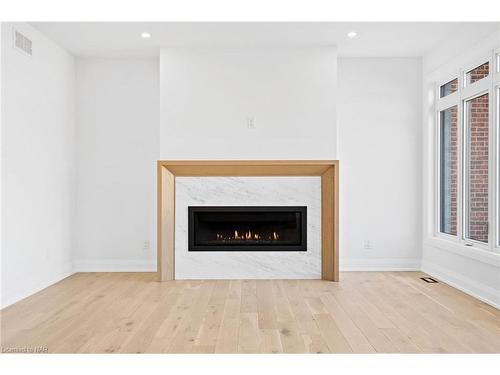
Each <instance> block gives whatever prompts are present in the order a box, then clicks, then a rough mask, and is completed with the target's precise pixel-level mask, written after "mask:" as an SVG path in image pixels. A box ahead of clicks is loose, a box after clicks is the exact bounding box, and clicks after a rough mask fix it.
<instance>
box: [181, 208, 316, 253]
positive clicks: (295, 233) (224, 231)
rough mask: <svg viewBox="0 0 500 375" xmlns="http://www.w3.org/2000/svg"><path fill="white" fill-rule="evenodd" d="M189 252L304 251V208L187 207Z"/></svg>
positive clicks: (305, 243) (305, 209)
mask: <svg viewBox="0 0 500 375" xmlns="http://www.w3.org/2000/svg"><path fill="white" fill-rule="evenodd" d="M188 233H189V251H306V250H307V207H305V206H215V207H214V206H189V207H188Z"/></svg>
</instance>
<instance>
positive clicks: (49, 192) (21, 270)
mask: <svg viewBox="0 0 500 375" xmlns="http://www.w3.org/2000/svg"><path fill="white" fill-rule="evenodd" d="M13 26H15V27H16V28H17V29H18V30H19V31H20V32H22V33H23V34H25V35H26V36H27V37H28V38H30V39H31V40H32V41H33V56H32V57H27V56H26V55H23V54H22V53H21V52H19V51H17V50H15V49H13V47H12V27H13ZM74 89H75V64H74V59H73V57H72V56H71V55H69V54H68V53H67V52H66V51H65V50H63V49H62V48H60V47H58V46H57V45H56V44H54V43H53V42H51V41H50V40H48V39H47V38H45V37H44V36H43V35H42V34H40V33H39V32H38V31H36V30H35V29H33V28H32V27H30V26H29V25H27V24H10V23H3V24H2V201H3V206H2V233H3V238H2V301H1V304H2V306H7V305H9V304H11V303H13V302H15V301H17V300H19V299H22V298H24V297H26V296H28V295H30V294H32V293H34V292H36V291H38V290H40V289H42V288H44V287H46V286H48V285H50V284H52V283H53V282H56V281H58V280H60V279H62V278H64V277H66V276H67V275H69V274H70V273H71V248H72V231H73V228H74V212H75V211H74V196H75V185H74V180H75V178H74V177H75V138H74V135H75V134H74V132H75V125H74V99H75V98H74Z"/></svg>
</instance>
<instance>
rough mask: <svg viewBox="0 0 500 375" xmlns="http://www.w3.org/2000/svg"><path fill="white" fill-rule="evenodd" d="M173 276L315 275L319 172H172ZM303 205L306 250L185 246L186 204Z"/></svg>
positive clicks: (318, 251) (317, 266)
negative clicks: (234, 174) (302, 174)
mask: <svg viewBox="0 0 500 375" xmlns="http://www.w3.org/2000/svg"><path fill="white" fill-rule="evenodd" d="M175 193H176V197H175V206H176V209H175V211H176V214H175V278H176V279H240V278H249V279H251V278H278V279H279V278H283V279H319V278H320V277H321V232H320V230H321V228H320V226H321V207H320V206H321V179H320V177H177V178H176V190H175ZM279 205H288V206H307V251H305V252H303V251H301V252H294V251H290V252H288V251H275V252H267V251H264V252H238V251H215V252H201V251H194V252H193V251H188V231H187V229H188V228H187V227H188V206H279Z"/></svg>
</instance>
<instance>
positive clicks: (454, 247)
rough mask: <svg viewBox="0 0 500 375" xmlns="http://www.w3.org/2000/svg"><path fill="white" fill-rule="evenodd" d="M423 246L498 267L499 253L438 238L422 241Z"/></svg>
mask: <svg viewBox="0 0 500 375" xmlns="http://www.w3.org/2000/svg"><path fill="white" fill-rule="evenodd" d="M424 246H430V247H435V248H438V249H439V250H445V251H448V252H450V253H453V254H457V255H460V256H463V257H466V258H471V259H474V260H476V261H479V262H482V263H486V264H489V265H492V266H495V267H500V253H497V252H494V251H490V250H484V249H481V248H478V247H475V246H465V245H464V244H463V243H457V242H454V241H449V240H446V239H443V238H439V237H429V238H426V239H425V240H424Z"/></svg>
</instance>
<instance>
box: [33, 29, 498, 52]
mask: <svg viewBox="0 0 500 375" xmlns="http://www.w3.org/2000/svg"><path fill="white" fill-rule="evenodd" d="M31 25H32V26H34V27H35V28H37V29H38V30H40V31H41V32H42V33H44V34H45V35H47V36H48V37H49V38H51V39H52V40H54V41H55V42H57V43H59V44H60V45H61V46H63V47H64V48H66V49H67V50H68V51H70V52H71V53H73V54H74V55H76V56H82V57H83V56H85V57H90V56H92V57H125V56H130V57H132V56H134V57H140V56H158V55H159V49H160V47H161V46H164V47H169V46H197V47H250V46H262V47H265V46H325V45H337V46H338V51H339V55H340V56H388V57H389V56H423V55H424V54H425V53H426V52H427V51H428V50H430V49H432V48H433V47H435V46H437V45H439V43H442V42H444V41H445V40H446V38H449V37H453V35H455V34H457V33H458V34H460V33H463V32H464V31H467V32H470V33H476V34H478V37H482V36H485V35H488V34H489V33H492V32H494V31H495V30H500V23H493V22H269V23H265V22H247V23H245V22H198V23H197V22H32V23H31ZM145 31H147V32H149V33H151V35H152V36H151V38H150V39H147V40H146V39H142V38H141V37H140V34H141V33H142V32H145ZM350 31H356V32H357V34H358V35H357V36H356V37H355V38H352V39H351V38H348V37H347V33H348V32H350Z"/></svg>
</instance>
